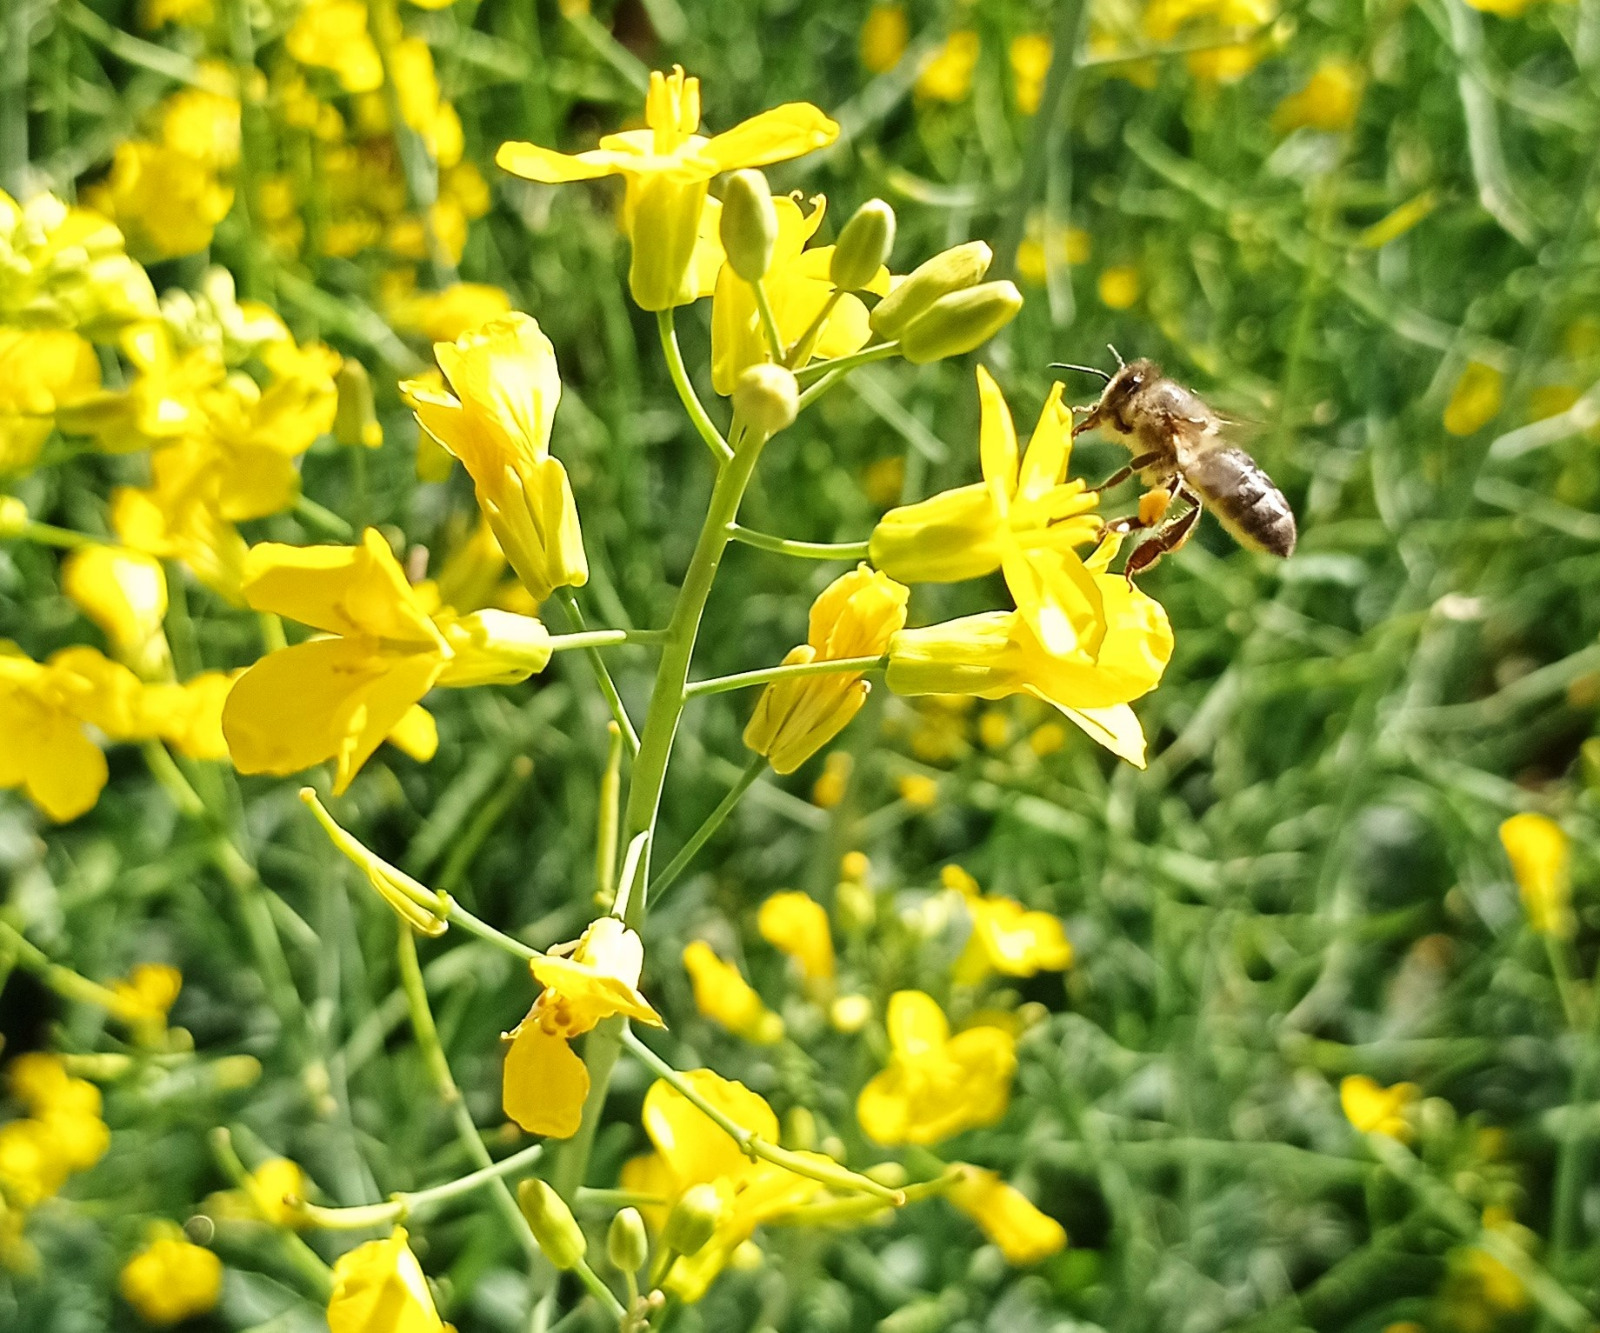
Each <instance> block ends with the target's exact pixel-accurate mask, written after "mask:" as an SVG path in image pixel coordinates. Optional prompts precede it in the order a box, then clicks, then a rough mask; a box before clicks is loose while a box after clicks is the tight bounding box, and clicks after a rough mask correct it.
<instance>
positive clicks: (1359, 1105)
mask: <svg viewBox="0 0 1600 1333" xmlns="http://www.w3.org/2000/svg"><path fill="white" fill-rule="evenodd" d="M1420 1095H1421V1094H1420V1092H1419V1090H1418V1088H1417V1085H1416V1084H1415V1083H1396V1084H1395V1085H1394V1086H1393V1087H1389V1088H1386V1087H1384V1086H1383V1085H1382V1084H1381V1083H1378V1082H1375V1081H1374V1080H1373V1079H1370V1078H1368V1077H1367V1076H1366V1075H1365V1074H1351V1075H1350V1076H1349V1077H1347V1078H1345V1079H1342V1080H1341V1081H1340V1083H1339V1105H1340V1106H1341V1107H1342V1108H1343V1110H1344V1116H1345V1119H1346V1120H1348V1121H1349V1122H1350V1123H1351V1124H1352V1125H1354V1126H1355V1127H1356V1128H1357V1129H1358V1130H1360V1131H1361V1132H1362V1133H1363V1134H1382V1135H1384V1136H1385V1137H1387V1138H1391V1139H1398V1140H1399V1141H1400V1142H1401V1143H1410V1142H1411V1137H1412V1133H1413V1130H1412V1127H1411V1121H1410V1118H1409V1116H1408V1115H1407V1112H1408V1111H1409V1110H1410V1108H1411V1105H1412V1103H1414V1102H1415V1101H1416V1100H1417V1098H1418V1097H1419V1096H1420Z"/></svg>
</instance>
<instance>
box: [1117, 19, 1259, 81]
mask: <svg viewBox="0 0 1600 1333" xmlns="http://www.w3.org/2000/svg"><path fill="white" fill-rule="evenodd" d="M1277 14H1278V6H1277V0H1151V3H1150V4H1149V5H1148V6H1147V7H1146V9H1145V12H1144V35H1145V36H1146V37H1147V38H1149V39H1150V41H1151V42H1155V43H1162V44H1165V43H1168V42H1172V41H1174V40H1176V39H1177V38H1178V37H1179V36H1180V35H1183V36H1203V35H1208V34H1224V33H1227V32H1228V31H1229V30H1238V29H1250V28H1256V29H1260V28H1264V27H1265V26H1266V25H1267V24H1269V23H1271V22H1272V20H1273V19H1274V18H1276V17H1277ZM1271 50H1272V38H1271V35H1270V34H1266V33H1263V34H1261V35H1259V36H1254V37H1251V38H1249V39H1248V40H1246V41H1242V42H1230V43H1227V44H1225V45H1222V46H1215V47H1210V48H1208V49H1206V50H1200V51H1191V52H1190V53H1189V55H1188V56H1187V57H1186V62H1187V64H1188V66H1189V70H1190V72H1191V73H1192V74H1193V75H1194V76H1195V78H1197V79H1199V80H1201V81H1202V82H1205V83H1237V82H1238V81H1239V80H1240V79H1242V78H1244V76H1245V75H1246V74H1248V73H1249V72H1250V71H1251V70H1253V69H1254V68H1255V67H1256V66H1257V65H1258V64H1260V63H1261V61H1262V60H1263V59H1264V58H1265V57H1266V56H1267V55H1268V53H1269V52H1270V51H1271Z"/></svg>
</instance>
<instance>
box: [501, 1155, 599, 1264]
mask: <svg viewBox="0 0 1600 1333" xmlns="http://www.w3.org/2000/svg"><path fill="white" fill-rule="evenodd" d="M517 1204H518V1206H519V1207H520V1208H521V1209H522V1215H523V1216H524V1217H525V1218H527V1219H528V1225H529V1227H531V1228H532V1229H533V1238H534V1239H535V1240H536V1241H538V1242H539V1248H540V1249H541V1250H543V1251H544V1257H545V1258H546V1259H548V1260H549V1261H550V1262H551V1263H552V1264H554V1265H555V1266H556V1267H557V1268H560V1269H563V1270H565V1269H570V1268H576V1267H577V1266H578V1264H579V1263H580V1262H581V1261H582V1259H583V1256H584V1254H585V1253H586V1252H587V1251H588V1248H589V1242H588V1241H586V1240H585V1239H584V1236H583V1228H582V1227H580V1226H579V1225H578V1221H577V1219H576V1218H575V1217H573V1215H572V1210H571V1209H570V1208H568V1207H567V1204H566V1200H565V1199H563V1198H562V1197H561V1196H560V1195H559V1194H557V1193H556V1192H555V1190H554V1189H552V1188H551V1187H550V1185H549V1184H548V1183H547V1182H546V1181H543V1180H540V1179H539V1178H538V1177H537V1176H529V1177H528V1179H526V1180H524V1181H523V1182H522V1183H521V1184H520V1185H518V1186H517Z"/></svg>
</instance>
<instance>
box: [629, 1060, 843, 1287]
mask: <svg viewBox="0 0 1600 1333" xmlns="http://www.w3.org/2000/svg"><path fill="white" fill-rule="evenodd" d="M683 1077H684V1078H685V1079H686V1080H687V1081H688V1082H689V1083H690V1084H691V1085H692V1086H693V1087H694V1090H695V1091H696V1092H697V1093H698V1094H699V1095H700V1096H701V1097H703V1098H704V1099H705V1100H706V1101H707V1102H709V1103H711V1105H713V1106H715V1107H716V1108H717V1109H718V1110H719V1111H721V1112H722V1113H723V1114H724V1115H726V1116H727V1117H728V1118H729V1119H730V1120H732V1121H733V1122H734V1123H735V1124H736V1125H738V1126H739V1127H740V1128H741V1129H746V1130H749V1131H750V1132H751V1133H753V1134H756V1135H758V1136H759V1137H760V1138H762V1139H764V1140H766V1141H767V1142H769V1143H776V1142H777V1141H778V1117H777V1116H776V1115H774V1114H773V1111H772V1108H771V1107H770V1106H768V1105H767V1103H766V1101H765V1100H763V1099H762V1098H761V1097H760V1096H758V1095H757V1094H756V1093H754V1092H751V1091H750V1089H749V1088H747V1087H745V1086H744V1084H742V1083H736V1082H734V1081H733V1080H731V1079H725V1078H721V1077H719V1076H718V1075H717V1074H714V1073H712V1072H711V1070H709V1069H694V1070H690V1071H689V1072H688V1073H686V1074H685V1075H684V1076H683ZM643 1120H644V1129H645V1133H646V1134H648V1135H649V1136H650V1141H651V1142H652V1143H654V1144H655V1147H656V1151H655V1152H654V1153H651V1154H649V1155H647V1156H644V1157H635V1158H633V1159H632V1160H631V1161H629V1162H628V1163H626V1164H625V1165H624V1166H623V1168H622V1187H623V1188H624V1189H629V1190H638V1191H640V1192H642V1193H648V1194H657V1195H661V1196H663V1197H665V1198H666V1199H667V1200H668V1202H669V1205H670V1203H672V1202H676V1200H677V1199H678V1198H680V1197H681V1196H682V1195H683V1193H684V1192H685V1191H686V1190H688V1189H690V1188H691V1187H693V1186H696V1185H710V1186H712V1187H713V1188H714V1189H715V1190H716V1193H717V1195H718V1196H719V1198H720V1200H721V1203H722V1207H721V1210H720V1212H719V1215H718V1218H717V1224H716V1229H715V1231H714V1232H713V1233H712V1236H711V1239H710V1240H709V1241H707V1242H706V1244H705V1246H704V1247H703V1248H702V1249H701V1250H700V1251H699V1252H698V1253H696V1254H693V1255H689V1256H686V1257H683V1258H680V1259H679V1260H678V1261H677V1262H676V1263H675V1264H673V1266H672V1271H671V1272H670V1273H669V1274H668V1276H667V1280H666V1286H667V1290H668V1291H670V1292H671V1293H672V1294H673V1295H675V1296H677V1297H678V1298H679V1299H680V1300H685V1301H697V1300H699V1299H700V1297H701V1296H703V1295H704V1294H705V1291H706V1288H707V1287H709V1286H710V1285H711V1281H712V1279H713V1278H715V1277H716V1276H717V1274H718V1273H720V1272H721V1271H722V1269H723V1268H724V1267H725V1266H726V1265H727V1264H728V1262H729V1261H730V1260H731V1259H732V1257H733V1255H734V1252H735V1251H736V1250H738V1249H739V1248H740V1247H741V1246H742V1245H744V1244H745V1243H746V1242H748V1241H749V1239H750V1237H751V1235H752V1234H753V1233H754V1231H755V1229H756V1228H757V1227H758V1226H760V1225H761V1224H762V1223H763V1222H765V1221H767V1220H769V1219H770V1218H773V1217H776V1216H778V1215H780V1214H782V1213H785V1212H787V1211H788V1210H790V1209H791V1208H794V1207H795V1206H797V1205H798V1204H802V1203H804V1202H806V1200H808V1199H810V1198H812V1197H813V1196H814V1195H815V1194H816V1193H817V1192H818V1190H819V1189H820V1188H821V1186H820V1185H818V1183H817V1182H816V1181H814V1180H811V1179H809V1178H807V1177H805V1176H798V1175H796V1174H795V1173H794V1172H792V1171H787V1170H785V1169H784V1168H783V1167H781V1166H778V1165H777V1164H775V1163H773V1162H768V1161H766V1160H764V1159H762V1158H752V1157H747V1156H745V1154H744V1153H743V1152H742V1151H741V1150H740V1148H739V1145H738V1144H737V1143H735V1142H734V1140H733V1139H732V1137H731V1136H729V1135H728V1134H727V1133H726V1132H724V1131H723V1130H722V1129H720V1128H719V1127H718V1126H717V1125H716V1124H715V1123H714V1122H713V1121H712V1120H711V1118H710V1117H709V1116H707V1115H706V1113H705V1112H704V1111H702V1110H700V1109H699V1108H698V1107H697V1106H695V1105H694V1104H693V1103H692V1102H690V1101H689V1099H688V1098H687V1097H685V1096H684V1095H683V1094H682V1093H681V1092H679V1091H677V1089H675V1088H673V1087H672V1086H671V1085H670V1084H668V1083H665V1082H657V1083H655V1084H653V1085H652V1086H651V1088H650V1091H649V1092H647V1093H646V1094H645V1098H644V1114H643ZM800 1155H801V1156H804V1157H806V1158H810V1159H814V1160H816V1161H818V1162H820V1163H827V1164H829V1165H832V1164H833V1163H832V1159H831V1158H827V1157H824V1156H822V1155H821V1154H819V1153H803V1154H800ZM666 1212H667V1209H666V1208H659V1209H651V1210H650V1213H649V1216H650V1218H651V1220H652V1221H653V1222H654V1223H655V1224H656V1225H658V1226H659V1224H660V1222H661V1220H662V1219H664V1218H665V1216H666Z"/></svg>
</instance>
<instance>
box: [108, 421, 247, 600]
mask: <svg viewBox="0 0 1600 1333" xmlns="http://www.w3.org/2000/svg"><path fill="white" fill-rule="evenodd" d="M213 461H214V460H213V458H212V456H211V454H210V451H208V450H206V449H204V448H203V447H199V448H195V447H190V446H187V445H174V446H172V447H170V448H166V449H161V450H159V451H157V452H156V454H155V455H154V456H153V457H152V458H151V460H150V477H151V483H152V484H151V485H150V486H149V487H147V488H144V489H136V488H134V487H131V486H119V487H118V488H117V489H116V490H114V491H112V493H111V526H112V528H113V530H114V531H115V532H116V534H117V536H118V537H119V538H120V539H121V541H122V543H123V544H124V545H125V546H128V547H130V548H132V549H133V550H136V551H144V552H146V553H147V554H149V555H154V556H159V557H161V558H163V559H168V560H181V561H182V562H183V563H184V564H185V565H187V566H188V567H189V569H190V570H191V571H192V572H193V573H194V576H195V577H196V578H197V579H199V580H200V582H201V583H203V584H205V586H206V587H208V588H210V589H211V590H212V591H213V592H215V593H216V594H217V595H218V596H219V597H222V598H224V599H225V600H227V601H229V602H232V603H234V604H235V605H238V604H240V603H241V602H243V600H244V595H243V593H242V591H241V589H240V584H241V582H242V580H243V578H244V561H245V553H246V551H247V549H248V548H247V547H246V545H245V540H244V538H243V537H241V536H240V535H239V530H238V529H237V528H235V527H234V526H233V524H232V523H231V522H229V521H228V520H227V519H226V518H224V517H223V514H222V506H221V503H220V500H219V495H218V492H219V487H220V483H219V479H218V476H217V472H216V469H215V467H214V466H213Z"/></svg>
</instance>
